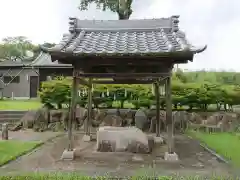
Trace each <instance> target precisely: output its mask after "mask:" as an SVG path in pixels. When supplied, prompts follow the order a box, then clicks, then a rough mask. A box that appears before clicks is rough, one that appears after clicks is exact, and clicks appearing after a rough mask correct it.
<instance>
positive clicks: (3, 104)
mask: <svg viewBox="0 0 240 180" xmlns="http://www.w3.org/2000/svg"><path fill="white" fill-rule="evenodd" d="M41 106H42V104H41V102H40V101H38V100H0V110H32V109H38V108H40V107H41Z"/></svg>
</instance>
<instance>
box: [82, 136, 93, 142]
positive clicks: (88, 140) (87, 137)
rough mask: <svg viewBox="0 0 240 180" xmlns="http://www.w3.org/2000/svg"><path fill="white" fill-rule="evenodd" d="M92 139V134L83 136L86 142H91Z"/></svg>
mask: <svg viewBox="0 0 240 180" xmlns="http://www.w3.org/2000/svg"><path fill="white" fill-rule="evenodd" d="M91 140H92V136H91V135H86V134H85V135H84V136H83V141H84V142H90V141H91Z"/></svg>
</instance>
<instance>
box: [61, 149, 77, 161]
mask: <svg viewBox="0 0 240 180" xmlns="http://www.w3.org/2000/svg"><path fill="white" fill-rule="evenodd" d="M74 152H75V150H73V151H68V150H67V149H65V150H64V151H63V153H62V157H61V159H62V160H74Z"/></svg>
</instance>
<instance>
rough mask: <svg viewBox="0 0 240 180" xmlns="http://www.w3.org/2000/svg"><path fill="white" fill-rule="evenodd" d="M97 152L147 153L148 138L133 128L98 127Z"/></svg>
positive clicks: (148, 150) (148, 149)
mask: <svg viewBox="0 0 240 180" xmlns="http://www.w3.org/2000/svg"><path fill="white" fill-rule="evenodd" d="M97 150H98V151H100V152H108V151H111V152H124V151H127V152H133V153H149V152H150V148H149V144H148V137H147V135H145V134H144V133H143V132H142V131H141V130H140V129H138V128H135V127H111V126H104V127H100V128H99V130H98V132H97Z"/></svg>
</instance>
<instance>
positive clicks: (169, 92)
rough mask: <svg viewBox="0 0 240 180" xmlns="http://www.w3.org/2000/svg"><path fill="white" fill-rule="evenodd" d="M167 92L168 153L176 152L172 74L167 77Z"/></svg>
mask: <svg viewBox="0 0 240 180" xmlns="http://www.w3.org/2000/svg"><path fill="white" fill-rule="evenodd" d="M165 93H166V124H167V136H168V137H167V144H168V153H169V154H172V153H174V150H173V148H174V147H173V144H174V143H173V120H172V89H171V76H170V77H167V78H166V84H165Z"/></svg>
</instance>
